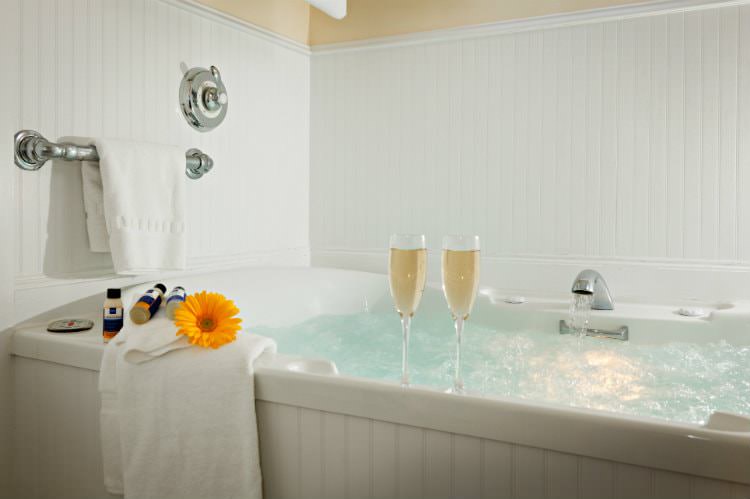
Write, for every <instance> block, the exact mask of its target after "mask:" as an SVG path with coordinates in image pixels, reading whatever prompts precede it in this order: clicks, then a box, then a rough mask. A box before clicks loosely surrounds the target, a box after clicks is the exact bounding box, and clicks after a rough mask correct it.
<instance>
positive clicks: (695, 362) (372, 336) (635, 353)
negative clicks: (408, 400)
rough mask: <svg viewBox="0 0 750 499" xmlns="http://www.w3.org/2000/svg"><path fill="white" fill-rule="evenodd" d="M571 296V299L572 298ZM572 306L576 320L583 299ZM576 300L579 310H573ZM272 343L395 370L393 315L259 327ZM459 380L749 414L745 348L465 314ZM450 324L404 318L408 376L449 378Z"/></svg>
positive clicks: (442, 383)
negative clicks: (509, 323) (640, 340)
mask: <svg viewBox="0 0 750 499" xmlns="http://www.w3.org/2000/svg"><path fill="white" fill-rule="evenodd" d="M574 300H575V298H574ZM584 302H586V299H585V298H578V302H577V303H574V304H573V305H572V306H571V311H572V312H573V313H574V315H575V317H573V323H574V324H573V326H575V327H584V325H585V324H586V322H587V319H588V316H587V314H588V311H587V310H586V308H587V306H589V305H590V302H588V303H584ZM581 308H582V309H581ZM254 332H257V333H258V334H262V335H265V336H270V337H273V338H274V339H276V341H277V342H278V346H279V351H280V352H284V353H288V354H294V355H302V356H308V357H318V358H327V359H330V360H332V361H334V362H335V363H336V365H337V367H338V369H339V371H340V372H341V373H342V374H346V375H350V376H359V377H365V378H375V379H381V380H391V381H394V382H396V381H397V380H398V379H399V376H400V372H401V371H400V370H401V327H400V324H399V319H398V315H397V314H395V313H385V312H362V313H359V314H352V315H335V316H334V315H324V316H318V317H315V318H313V319H311V320H309V321H307V322H304V323H302V324H298V325H295V326H293V327H285V328H270V327H258V328H254ZM464 334H465V336H464V338H465V339H464V346H463V348H464V354H463V355H464V359H465V361H464V362H465V365H464V382H465V385H466V388H467V390H468V391H470V392H474V393H479V394H484V395H489V396H492V395H499V396H509V397H517V398H522V399H533V400H541V401H547V402H553V403H559V404H565V405H570V406H576V407H587V408H593V409H601V410H606V411H613V412H619V413H626V414H633V415H642V416H652V417H657V418H662V419H668V420H673V421H681V422H690V423H703V422H705V421H706V420H707V419H708V416H709V415H710V414H711V413H712V412H713V411H715V410H722V411H729V412H735V413H740V414H750V347H748V346H733V345H730V344H729V343H727V342H724V341H719V342H714V343H708V344H693V343H670V344H666V345H665V344H660V345H649V344H637V343H631V342H620V341H612V340H601V339H597V338H587V337H583V336H581V335H559V334H543V333H542V334H540V332H538V331H498V330H496V329H491V328H488V327H485V326H482V325H480V324H477V323H474V322H472V321H471V320H470V321H468V323H467V326H466V330H465V333H464ZM453 341H454V331H453V327H452V323H451V321H450V320H447V319H446V317H444V316H443V315H442V314H435V313H433V314H430V313H422V314H420V313H419V312H418V313H417V315H416V317H415V320H414V322H413V323H412V339H411V346H410V369H411V378H412V383H413V384H415V385H426V386H431V387H435V388H441V389H442V388H447V387H449V386H451V383H452V372H453V371H452V369H453V368H452V355H451V353H452V352H453Z"/></svg>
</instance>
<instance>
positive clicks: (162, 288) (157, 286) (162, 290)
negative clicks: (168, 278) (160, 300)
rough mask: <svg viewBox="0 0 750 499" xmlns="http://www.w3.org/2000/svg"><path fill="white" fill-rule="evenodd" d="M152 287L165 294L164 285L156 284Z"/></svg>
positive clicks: (165, 288)
mask: <svg viewBox="0 0 750 499" xmlns="http://www.w3.org/2000/svg"><path fill="white" fill-rule="evenodd" d="M154 287H155V288H159V289H161V292H162V293H166V292H167V287H166V286H165V285H164V284H162V283H158V284H156V286H154Z"/></svg>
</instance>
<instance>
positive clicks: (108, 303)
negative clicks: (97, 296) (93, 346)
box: [102, 288, 124, 343]
mask: <svg viewBox="0 0 750 499" xmlns="http://www.w3.org/2000/svg"><path fill="white" fill-rule="evenodd" d="M121 296H122V292H121V291H120V290H119V289H117V288H109V289H108V290H107V299H106V300H104V315H103V319H104V320H103V321H102V338H104V343H109V340H111V339H112V338H114V337H115V335H116V334H117V333H119V332H120V329H122V323H123V316H124V311H123V307H122V300H121V299H120V298H121Z"/></svg>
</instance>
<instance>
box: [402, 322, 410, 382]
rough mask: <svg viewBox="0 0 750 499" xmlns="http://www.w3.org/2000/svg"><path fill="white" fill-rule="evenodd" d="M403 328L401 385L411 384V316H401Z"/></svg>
mask: <svg viewBox="0 0 750 499" xmlns="http://www.w3.org/2000/svg"><path fill="white" fill-rule="evenodd" d="M401 328H402V329H403V332H404V337H403V343H402V349H401V386H403V387H406V386H409V329H410V328H411V317H410V316H408V315H405V316H403V317H401Z"/></svg>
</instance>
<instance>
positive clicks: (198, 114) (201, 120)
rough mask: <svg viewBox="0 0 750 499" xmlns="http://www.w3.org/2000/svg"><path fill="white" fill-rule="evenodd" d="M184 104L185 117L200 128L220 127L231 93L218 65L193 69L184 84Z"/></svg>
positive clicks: (183, 112)
mask: <svg viewBox="0 0 750 499" xmlns="http://www.w3.org/2000/svg"><path fill="white" fill-rule="evenodd" d="M180 107H181V109H182V114H183V116H184V117H185V120H186V121H187V122H188V123H189V124H190V126H192V127H193V128H195V129H196V130H198V131H201V132H207V131H209V130H212V129H214V128H216V127H217V126H219V124H220V123H221V122H222V121H223V120H224V117H225V116H226V114H227V108H228V107H229V96H228V95H227V89H226V87H225V86H224V81H223V80H222V78H221V73H220V72H219V69H218V68H217V67H216V66H211V67H210V69H205V68H192V69H190V70H188V71H187V72H186V73H185V76H184V77H183V79H182V83H181V84H180Z"/></svg>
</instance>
